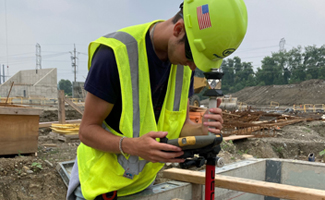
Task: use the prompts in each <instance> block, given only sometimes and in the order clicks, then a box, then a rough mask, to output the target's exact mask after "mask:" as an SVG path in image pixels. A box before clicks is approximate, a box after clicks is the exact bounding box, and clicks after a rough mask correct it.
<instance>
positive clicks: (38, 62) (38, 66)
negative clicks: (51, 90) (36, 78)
mask: <svg viewBox="0 0 325 200" xmlns="http://www.w3.org/2000/svg"><path fill="white" fill-rule="evenodd" d="M38 69H42V56H41V45H39V44H38V43H36V72H37V70H38Z"/></svg>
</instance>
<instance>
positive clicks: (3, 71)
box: [2, 65, 6, 83]
mask: <svg viewBox="0 0 325 200" xmlns="http://www.w3.org/2000/svg"><path fill="white" fill-rule="evenodd" d="M2 73H3V76H2V77H3V83H4V82H6V79H5V77H6V76H5V65H2Z"/></svg>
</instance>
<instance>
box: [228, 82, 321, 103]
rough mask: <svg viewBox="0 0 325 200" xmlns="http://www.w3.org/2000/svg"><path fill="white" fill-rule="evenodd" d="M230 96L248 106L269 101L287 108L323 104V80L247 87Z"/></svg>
mask: <svg viewBox="0 0 325 200" xmlns="http://www.w3.org/2000/svg"><path fill="white" fill-rule="evenodd" d="M232 96H233V97H237V98H238V101H240V102H245V103H247V104H248V105H270V102H271V101H275V102H278V103H279V104H280V105H287V106H292V105H293V104H295V105H299V104H324V98H325V80H318V79H313V80H308V81H304V82H301V83H299V84H289V85H268V86H254V87H247V88H244V89H242V90H240V91H238V92H236V93H234V94H232Z"/></svg>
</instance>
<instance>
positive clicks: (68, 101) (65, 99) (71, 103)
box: [64, 98, 83, 115]
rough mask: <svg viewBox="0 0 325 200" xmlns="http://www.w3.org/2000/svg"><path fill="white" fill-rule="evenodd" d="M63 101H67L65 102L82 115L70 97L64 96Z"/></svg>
mask: <svg viewBox="0 0 325 200" xmlns="http://www.w3.org/2000/svg"><path fill="white" fill-rule="evenodd" d="M64 101H65V102H67V104H69V105H70V106H71V107H72V108H74V109H75V110H76V111H78V112H79V113H80V114H81V115H83V111H82V110H81V109H80V108H79V107H78V106H77V105H76V104H74V103H73V102H72V101H70V99H67V98H64Z"/></svg>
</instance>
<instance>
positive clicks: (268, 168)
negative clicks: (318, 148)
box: [202, 159, 325, 200]
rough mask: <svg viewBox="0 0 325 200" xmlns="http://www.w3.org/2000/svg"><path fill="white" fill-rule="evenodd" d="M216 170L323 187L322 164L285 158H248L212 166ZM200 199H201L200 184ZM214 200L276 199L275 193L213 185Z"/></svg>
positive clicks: (261, 179) (236, 174)
mask: <svg viewBox="0 0 325 200" xmlns="http://www.w3.org/2000/svg"><path fill="white" fill-rule="evenodd" d="M216 174H221V175H227V176H233V177H239V178H248V179H252V180H260V181H266V182H273V183H280V184H286V185H292V186H300V187H305V188H312V189H319V190H325V164H323V163H315V162H307V161H298V160H285V159H252V160H247V161H241V162H237V163H234V164H230V165H227V166H225V167H223V168H216ZM202 187H203V190H202V191H203V193H202V199H204V186H202ZM215 199H216V200H226V199H229V200H230V199H232V200H248V199H249V200H280V199H279V198H275V197H266V196H263V195H257V194H250V193H245V192H240V191H235V190H227V189H222V188H215Z"/></svg>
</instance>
